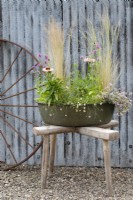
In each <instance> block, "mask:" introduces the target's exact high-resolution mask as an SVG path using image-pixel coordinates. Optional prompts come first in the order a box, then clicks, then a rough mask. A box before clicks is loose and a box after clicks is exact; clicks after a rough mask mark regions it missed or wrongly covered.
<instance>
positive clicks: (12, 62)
mask: <svg viewBox="0 0 133 200" xmlns="http://www.w3.org/2000/svg"><path fill="white" fill-rule="evenodd" d="M21 51H22V48H21V49H20V51H19V52H18V54H17V56H16V58H15V59H14V61H13V62H12V64H11V65H10V66H9V68H8V70H7V72H6V73H5V75H4V76H3V78H2V80H1V81H0V83H2V82H3V81H4V79H5V78H6V76H7V74H8V72H9V71H10V70H11V68H12V66H13V64H14V63H15V61H16V60H17V58H18V57H19V55H20V53H21ZM0 96H1V95H0Z"/></svg>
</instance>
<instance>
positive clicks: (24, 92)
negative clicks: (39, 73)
mask: <svg viewBox="0 0 133 200" xmlns="http://www.w3.org/2000/svg"><path fill="white" fill-rule="evenodd" d="M34 89H35V88H31V89H28V90H25V91H23V92H19V93H16V94H13V95H11V96H8V97H5V98H1V99H0V100H5V99H9V98H12V97H15V96H18V95H20V94H23V93H26V92H30V91H32V90H34ZM1 96H2V95H1Z"/></svg>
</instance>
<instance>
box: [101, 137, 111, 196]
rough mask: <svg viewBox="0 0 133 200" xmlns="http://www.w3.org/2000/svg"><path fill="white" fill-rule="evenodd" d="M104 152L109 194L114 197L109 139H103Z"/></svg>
mask: <svg viewBox="0 0 133 200" xmlns="http://www.w3.org/2000/svg"><path fill="white" fill-rule="evenodd" d="M103 153H104V165H105V176H106V184H107V189H108V194H109V196H110V197H112V196H113V189H112V178H111V162H110V148H109V141H108V140H103Z"/></svg>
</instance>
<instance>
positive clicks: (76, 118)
mask: <svg viewBox="0 0 133 200" xmlns="http://www.w3.org/2000/svg"><path fill="white" fill-rule="evenodd" d="M38 106H39V110H40V113H41V116H42V119H43V121H44V123H45V124H50V125H57V126H94V125H102V124H107V123H109V122H110V121H111V119H112V115H113V113H114V107H115V106H114V105H113V104H109V103H104V104H102V105H100V104H97V105H94V104H87V105H85V106H84V105H81V106H79V107H78V108H76V107H73V106H71V105H50V106H48V105H47V104H43V103H38Z"/></svg>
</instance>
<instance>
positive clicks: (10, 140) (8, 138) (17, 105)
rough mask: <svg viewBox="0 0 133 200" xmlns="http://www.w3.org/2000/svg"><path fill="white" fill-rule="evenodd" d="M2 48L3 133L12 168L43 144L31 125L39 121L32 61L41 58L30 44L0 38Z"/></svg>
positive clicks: (0, 116)
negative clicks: (36, 114) (29, 47)
mask: <svg viewBox="0 0 133 200" xmlns="http://www.w3.org/2000/svg"><path fill="white" fill-rule="evenodd" d="M0 51H1V57H0V64H1V66H3V68H4V69H3V68H2V67H1V68H2V69H1V72H2V73H1V74H2V76H1V77H0V85H1V88H2V90H1V92H0V121H1V130H0V137H1V138H2V139H1V141H3V142H4V143H5V148H4V149H5V151H6V156H7V157H9V158H6V159H7V161H8V162H7V163H9V164H12V166H11V167H9V168H8V169H11V168H13V167H16V166H18V165H20V164H22V163H24V162H25V161H28V160H29V158H31V157H32V156H33V155H35V153H36V152H37V151H38V149H39V148H40V147H41V145H42V141H40V142H39V143H36V141H35V142H34V143H33V141H34V140H35V139H34V136H33V134H32V128H33V126H37V123H35V122H34V119H33V117H32V116H31V115H34V111H33V109H37V107H38V106H37V104H35V101H34V97H35V93H34V90H35V87H34V84H33V83H34V75H33V74H31V70H32V65H34V64H35V63H37V62H38V60H37V58H36V57H35V56H34V55H33V54H32V53H31V51H29V50H28V49H27V48H25V47H23V46H21V45H20V44H17V43H15V42H12V41H8V40H5V39H0ZM30 109H31V110H32V111H31V110H30ZM30 112H31V113H30ZM34 118H35V116H34ZM24 148H26V149H24ZM21 154H22V155H21ZM10 162H11V163H10ZM32 163H33V161H32Z"/></svg>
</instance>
